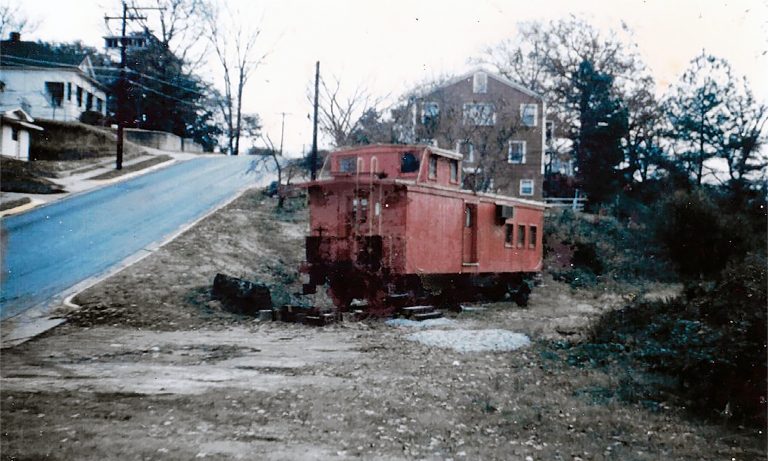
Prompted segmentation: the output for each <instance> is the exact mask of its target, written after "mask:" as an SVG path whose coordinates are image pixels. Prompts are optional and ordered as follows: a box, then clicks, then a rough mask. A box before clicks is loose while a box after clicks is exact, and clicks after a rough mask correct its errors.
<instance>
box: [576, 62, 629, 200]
mask: <svg viewBox="0 0 768 461" xmlns="http://www.w3.org/2000/svg"><path fill="white" fill-rule="evenodd" d="M573 83H574V88H575V90H576V94H575V101H576V102H577V103H578V109H579V125H580V129H579V132H578V136H577V137H576V139H575V143H574V154H575V158H576V177H577V180H578V181H579V183H580V185H581V187H582V188H583V190H584V192H586V193H587V196H588V197H589V203H590V205H594V204H599V203H606V202H607V201H608V200H610V199H611V198H612V197H613V196H614V195H615V194H616V193H618V192H619V191H620V190H621V187H622V174H621V171H620V170H619V166H620V165H621V163H622V161H623V160H624V152H623V150H622V145H621V140H622V139H623V138H625V137H626V136H627V131H628V121H627V110H626V108H625V107H623V105H622V103H621V100H620V99H619V98H617V97H615V96H613V95H612V89H613V77H612V76H610V75H608V74H605V73H602V72H598V71H597V70H595V68H594V67H593V65H592V63H591V62H590V61H582V63H581V65H580V66H579V71H578V73H577V74H576V75H575V77H574V82H573Z"/></svg>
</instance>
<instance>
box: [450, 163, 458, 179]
mask: <svg viewBox="0 0 768 461" xmlns="http://www.w3.org/2000/svg"><path fill="white" fill-rule="evenodd" d="M451 182H459V161H458V160H451Z"/></svg>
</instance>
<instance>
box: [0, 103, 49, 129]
mask: <svg viewBox="0 0 768 461" xmlns="http://www.w3.org/2000/svg"><path fill="white" fill-rule="evenodd" d="M0 119H2V121H3V122H4V123H8V124H9V125H18V126H23V127H25V128H29V129H30V130H37V131H43V128H42V127H40V126H37V125H35V124H34V123H33V122H34V121H35V119H33V118H32V116H30V115H29V114H28V113H26V112H25V111H24V109H22V108H20V107H17V108H15V109H10V110H7V111H5V112H2V113H0Z"/></svg>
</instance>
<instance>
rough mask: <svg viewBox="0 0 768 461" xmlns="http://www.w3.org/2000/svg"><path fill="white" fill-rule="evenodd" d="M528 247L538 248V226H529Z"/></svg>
mask: <svg viewBox="0 0 768 461" xmlns="http://www.w3.org/2000/svg"><path fill="white" fill-rule="evenodd" d="M528 233H529V237H528V247H529V248H536V233H537V230H536V226H528Z"/></svg>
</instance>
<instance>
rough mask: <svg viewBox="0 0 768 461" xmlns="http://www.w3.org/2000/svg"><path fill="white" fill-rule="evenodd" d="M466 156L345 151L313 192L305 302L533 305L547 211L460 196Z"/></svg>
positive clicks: (385, 148)
mask: <svg viewBox="0 0 768 461" xmlns="http://www.w3.org/2000/svg"><path fill="white" fill-rule="evenodd" d="M461 159H462V156H461V154H459V153H456V152H451V151H447V150H443V149H438V148H435V147H430V146H412V145H411V146H408V145H376V146H364V147H356V148H351V149H345V150H340V151H336V152H333V153H331V154H330V155H329V156H328V158H327V159H326V160H325V164H324V165H323V170H322V171H321V174H320V177H321V178H324V179H320V180H317V181H314V182H311V183H308V184H307V186H306V187H307V188H308V196H309V210H310V236H309V237H307V240H306V251H307V253H306V257H307V261H306V264H305V266H304V271H305V272H307V273H308V274H309V283H308V284H306V285H305V292H306V293H314V292H315V289H316V286H317V285H321V284H325V283H327V284H328V286H329V293H330V294H331V295H332V297H333V298H334V301H335V303H336V305H337V306H338V307H339V308H341V309H345V308H347V307H348V306H349V304H350V302H351V301H352V300H353V299H367V300H368V302H369V305H373V306H387V305H390V306H391V305H395V304H397V303H398V302H400V303H413V302H418V301H423V300H426V301H427V302H432V303H438V304H450V303H457V302H459V301H462V300H477V299H488V298H491V299H500V298H502V297H504V296H505V295H507V294H509V295H511V296H512V299H514V300H515V301H517V302H518V303H519V304H524V303H525V302H526V301H527V297H528V293H529V292H530V288H529V285H528V283H527V282H526V280H527V278H528V277H529V276H530V275H531V274H534V273H536V272H538V271H540V270H541V267H542V230H543V211H544V208H545V205H544V204H543V203H540V202H535V201H530V200H522V199H516V198H511V197H504V196H500V195H493V194H484V193H476V192H472V191H467V190H462V189H460V185H461V171H462V170H461Z"/></svg>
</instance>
